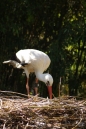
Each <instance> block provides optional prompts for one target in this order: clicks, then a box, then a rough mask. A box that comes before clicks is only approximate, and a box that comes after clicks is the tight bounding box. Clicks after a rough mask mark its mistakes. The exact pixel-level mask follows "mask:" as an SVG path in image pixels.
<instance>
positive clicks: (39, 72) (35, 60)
mask: <svg viewBox="0 0 86 129" xmlns="http://www.w3.org/2000/svg"><path fill="white" fill-rule="evenodd" d="M16 57H17V58H18V59H19V61H20V62H23V63H26V65H25V66H23V65H21V63H19V62H17V61H15V60H8V61H4V62H3V63H9V64H11V65H13V66H14V67H16V68H22V69H24V70H25V73H26V76H27V78H29V74H30V73H31V72H35V74H36V77H37V78H38V79H39V80H41V81H43V82H44V83H45V84H46V83H47V82H49V85H50V86H52V84H53V78H52V76H51V75H50V74H49V73H44V74H43V72H44V71H45V70H47V68H48V67H49V65H50V62H51V60H50V58H49V56H48V55H47V54H45V53H43V52H42V51H39V50H35V49H24V50H20V51H18V52H17V53H16Z"/></svg>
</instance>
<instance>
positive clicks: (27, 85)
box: [26, 78, 30, 94]
mask: <svg viewBox="0 0 86 129" xmlns="http://www.w3.org/2000/svg"><path fill="white" fill-rule="evenodd" d="M26 90H27V94H29V93H30V91H29V78H27V80H26Z"/></svg>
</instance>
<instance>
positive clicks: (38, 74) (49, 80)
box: [35, 71, 53, 99]
mask: <svg viewBox="0 0 86 129" xmlns="http://www.w3.org/2000/svg"><path fill="white" fill-rule="evenodd" d="M35 74H36V77H37V78H38V79H39V80H40V81H43V82H44V83H45V84H46V86H47V88H48V93H49V97H50V99H52V84H53V77H52V76H51V75H50V74H49V73H41V72H37V71H36V72H35Z"/></svg>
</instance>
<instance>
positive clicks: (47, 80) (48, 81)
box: [45, 73, 53, 99]
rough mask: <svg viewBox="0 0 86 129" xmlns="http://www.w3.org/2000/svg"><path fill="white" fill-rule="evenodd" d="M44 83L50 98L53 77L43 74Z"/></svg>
mask: <svg viewBox="0 0 86 129" xmlns="http://www.w3.org/2000/svg"><path fill="white" fill-rule="evenodd" d="M45 84H46V86H47V88H48V93H49V97H50V99H52V84H53V78H52V76H51V75H50V74H48V73H47V74H45Z"/></svg>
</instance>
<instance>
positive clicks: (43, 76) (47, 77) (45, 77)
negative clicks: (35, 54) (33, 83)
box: [35, 72, 53, 85]
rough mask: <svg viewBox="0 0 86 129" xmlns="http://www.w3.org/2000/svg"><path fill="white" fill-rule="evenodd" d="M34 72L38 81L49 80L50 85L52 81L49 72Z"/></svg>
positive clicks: (45, 81)
mask: <svg viewBox="0 0 86 129" xmlns="http://www.w3.org/2000/svg"><path fill="white" fill-rule="evenodd" d="M35 74H36V77H37V78H38V79H39V80H40V81H42V82H44V83H47V81H49V83H50V85H52V83H53V78H52V76H51V75H50V74H49V73H44V74H42V73H38V72H36V73H35Z"/></svg>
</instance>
